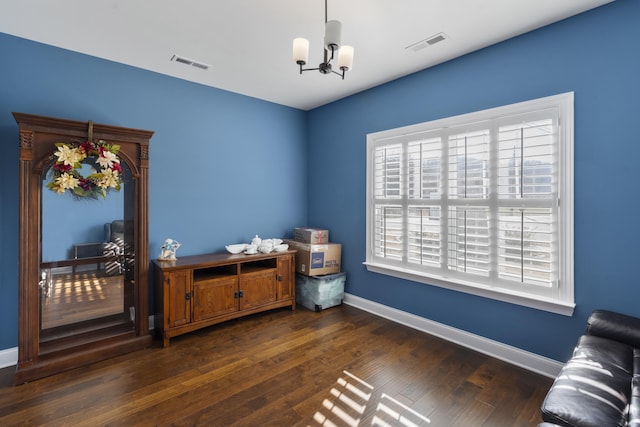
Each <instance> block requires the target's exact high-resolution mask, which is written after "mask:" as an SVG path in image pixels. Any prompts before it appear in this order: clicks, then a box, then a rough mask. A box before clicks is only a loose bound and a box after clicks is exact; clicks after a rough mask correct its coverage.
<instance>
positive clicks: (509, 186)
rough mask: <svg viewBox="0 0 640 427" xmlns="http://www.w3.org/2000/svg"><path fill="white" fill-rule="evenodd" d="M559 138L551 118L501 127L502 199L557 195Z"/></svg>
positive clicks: (500, 189)
mask: <svg viewBox="0 0 640 427" xmlns="http://www.w3.org/2000/svg"><path fill="white" fill-rule="evenodd" d="M555 138H556V131H555V126H553V121H552V120H551V119H548V120H539V121H534V122H528V123H521V124H517V125H512V126H503V127H501V128H500V131H499V141H498V145H499V172H498V174H499V184H498V187H499V188H498V193H499V195H500V198H511V199H516V198H517V199H519V198H548V197H550V196H551V195H552V194H553V193H555V189H554V186H555V185H556V180H555V179H554V177H553V174H554V169H555V165H554V161H553V160H554V157H555V149H554V140H555Z"/></svg>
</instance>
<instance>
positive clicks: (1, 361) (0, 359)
mask: <svg viewBox="0 0 640 427" xmlns="http://www.w3.org/2000/svg"><path fill="white" fill-rule="evenodd" d="M153 325H154V323H153V315H151V316H149V330H150V331H152V330H153ZM17 364H18V347H13V348H7V349H5V350H0V369H2V368H6V367H7V366H13V365H17Z"/></svg>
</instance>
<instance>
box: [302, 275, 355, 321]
mask: <svg viewBox="0 0 640 427" xmlns="http://www.w3.org/2000/svg"><path fill="white" fill-rule="evenodd" d="M346 279H347V273H346V272H340V273H337V274H327V275H324V276H305V275H303V274H296V303H298V304H300V305H302V306H303V307H306V308H308V309H309V310H314V311H322V310H323V309H325V308H329V307H334V306H336V305H340V304H342V300H343V298H344V283H345V281H346Z"/></svg>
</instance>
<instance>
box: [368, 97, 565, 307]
mask: <svg viewBox="0 0 640 427" xmlns="http://www.w3.org/2000/svg"><path fill="white" fill-rule="evenodd" d="M365 265H366V266H367V268H368V270H370V271H374V272H377V273H383V274H388V275H391V276H396V277H401V278H406V279H410V280H415V281H419V282H423V283H428V284H431V285H437V286H442V287H447V288H450V289H455V290H459V291H463V292H469V293H473V294H477V295H482V296H485V297H490V298H494V299H499V300H503V301H508V302H512V303H516V304H521V305H526V306H529V307H534V308H539V309H543V310H548V311H552V312H556V313H562V314H567V315H571V313H572V312H573V308H574V301H573V93H567V94H562V95H556V96H551V97H547V98H542V99H537V100H533V101H527V102H522V103H518V104H513V105H508V106H504V107H499V108H494V109H490V110H484V111H480V112H475V113H470V114H465V115H462V116H456V117H451V118H447V119H442V120H436V121H432V122H427V123H422V124H418V125H414V126H408V127H403V128H398V129H391V130H388V131H383V132H377V133H374V134H369V135H367V259H366V262H365Z"/></svg>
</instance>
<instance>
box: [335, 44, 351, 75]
mask: <svg viewBox="0 0 640 427" xmlns="http://www.w3.org/2000/svg"><path fill="white" fill-rule="evenodd" d="M338 68H339V69H341V70H344V71H349V70H350V69H352V68H353V46H347V45H344V46H341V47H340V50H339V51H338Z"/></svg>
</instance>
